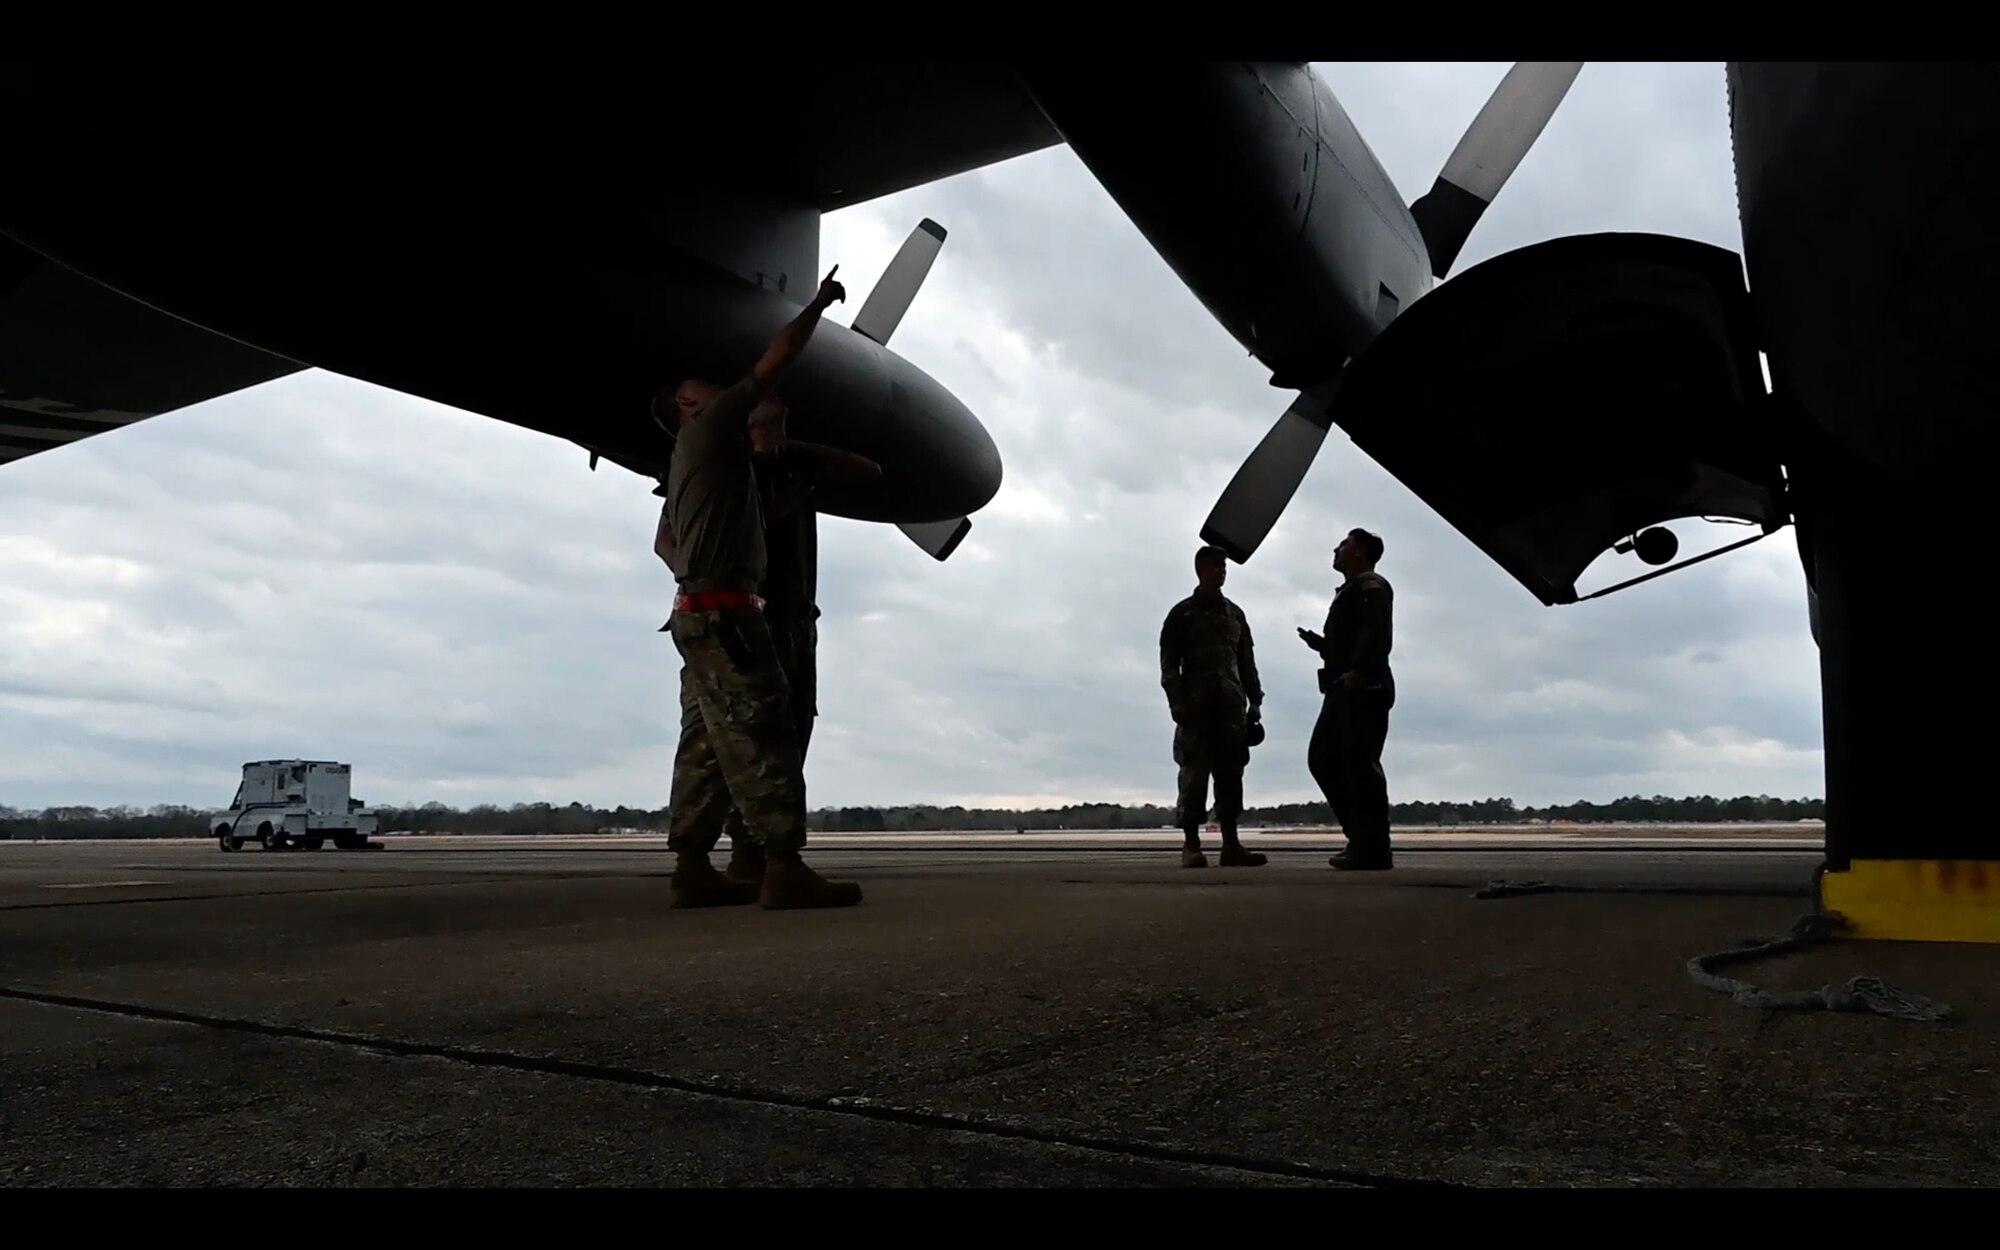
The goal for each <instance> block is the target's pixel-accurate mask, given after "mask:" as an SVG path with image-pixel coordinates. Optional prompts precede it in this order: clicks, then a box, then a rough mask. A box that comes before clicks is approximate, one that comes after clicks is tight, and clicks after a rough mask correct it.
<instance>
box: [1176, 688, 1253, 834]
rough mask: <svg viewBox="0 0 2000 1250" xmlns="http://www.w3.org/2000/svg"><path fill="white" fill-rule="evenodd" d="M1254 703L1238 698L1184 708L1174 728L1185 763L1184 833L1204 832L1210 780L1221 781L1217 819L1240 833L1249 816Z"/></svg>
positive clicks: (1182, 783) (1217, 787) (1182, 763)
mask: <svg viewBox="0 0 2000 1250" xmlns="http://www.w3.org/2000/svg"><path fill="white" fill-rule="evenodd" d="M1249 733H1250V709H1249V705H1248V704H1246V703H1244V702H1242V701H1240V700H1233V699H1222V700H1206V701H1202V702H1196V703H1189V704H1187V705H1185V706H1184V707H1182V709H1181V712H1180V721H1179V722H1178V724H1176V726H1175V728H1174V762H1175V763H1176V764H1179V765H1180V805H1179V807H1177V808H1176V809H1175V811H1176V813H1177V815H1178V817H1179V823H1180V826H1181V828H1182V829H1188V828H1199V827H1200V825H1201V818H1202V816H1203V815H1205V814H1206V813H1207V811H1208V780H1209V778H1210V777H1211V776H1212V777H1214V778H1215V820H1216V823H1217V824H1220V825H1222V826H1223V827H1225V828H1227V829H1231V830H1234V829H1235V827H1236V818H1237V817H1238V816H1241V815H1242V814H1243V770H1244V768H1245V767H1247V766H1248V765H1249V763H1250V739H1249Z"/></svg>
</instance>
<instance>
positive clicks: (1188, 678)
mask: <svg viewBox="0 0 2000 1250" xmlns="http://www.w3.org/2000/svg"><path fill="white" fill-rule="evenodd" d="M1160 687H1161V689H1163V690H1165V691H1166V692H1167V705H1168V706H1169V707H1179V706H1180V705H1181V704H1183V703H1189V702H1202V701H1207V700H1211V699H1224V698H1238V699H1247V700H1248V701H1249V702H1250V703H1251V704H1252V705H1253V706H1254V705H1258V704H1261V703H1263V702H1264V685H1263V682H1262V681H1261V680H1260V679H1259V678H1258V676H1257V651H1256V644H1255V643H1254V642H1253V641H1252V640H1251V637H1250V622H1249V620H1248V619H1247V618H1245V617H1244V615H1243V609H1241V608H1239V607H1237V606H1236V605H1235V604H1234V603H1231V602H1230V601H1229V600H1228V599H1227V598H1225V597H1224V596H1223V595H1222V594H1221V593H1220V592H1218V593H1215V594H1205V593H1203V592H1201V591H1196V592H1195V593H1194V594H1191V595H1189V596H1188V597H1187V598H1185V599H1183V600H1181V601H1180V602H1179V603H1177V604H1175V605H1174V606H1173V608H1172V609H1170V610H1169V611H1168V612H1167V619H1166V621H1165V623H1164V624H1162V625H1161V626H1160Z"/></svg>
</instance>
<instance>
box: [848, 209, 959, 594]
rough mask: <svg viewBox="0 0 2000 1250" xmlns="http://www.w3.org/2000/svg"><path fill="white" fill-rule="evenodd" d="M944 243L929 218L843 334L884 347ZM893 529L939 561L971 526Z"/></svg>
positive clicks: (956, 519)
mask: <svg viewBox="0 0 2000 1250" xmlns="http://www.w3.org/2000/svg"><path fill="white" fill-rule="evenodd" d="M944 237H945V230H944V227H943V226H940V225H939V224H937V223H936V222H935V221H932V220H931V219H930V218H928V217H926V218H924V219H923V220H922V221H920V222H918V223H917V228H916V229H915V230H912V231H910V237H909V238H907V239H905V240H903V246H902V249H901V250H900V251H898V252H897V253H896V255H895V258H894V259H893V260H891V261H890V262H889V267H888V268H887V269H884V270H883V271H882V276H881V278H880V279H878V280H877V281H876V283H875V289H874V290H872V291H870V292H868V299H867V300H866V302H864V303H863V304H862V305H861V311H860V312H858V313H856V314H854V321H853V323H852V324H851V325H850V326H849V327H848V328H849V329H851V330H853V331H854V332H855V333H856V334H859V335H860V336H861V337H863V338H865V339H868V340H869V341H870V342H873V343H875V344H877V345H879V346H882V347H887V346H888V345H889V336H890V335H892V334H894V333H895V332H896V327H897V326H899V325H901V324H902V323H903V314H904V313H906V312H908V311H910V305H911V303H913V302H914V301H915V300H916V298H917V292H918V291H920V290H922V289H923V285H924V279H925V278H927V277H929V276H930V272H931V266H932V265H933V264H934V263H936V261H937V257H938V252H939V251H940V250H942V249H943V247H944ZM896 528H898V529H900V530H902V531H903V533H904V534H906V535H908V536H909V539H910V541H911V542H913V543H915V544H916V545H917V546H919V547H921V548H923V549H924V551H925V552H927V553H928V554H929V555H930V557H931V558H932V559H933V560H939V561H942V560H945V559H947V558H949V557H950V555H951V553H952V552H953V551H956V550H957V549H958V544H959V543H960V542H962V541H964V539H965V536H966V534H967V533H969V532H970V531H971V529H972V521H971V520H970V519H969V518H966V517H954V518H952V519H951V520H949V521H924V522H903V523H900V524H898V525H897V527H896Z"/></svg>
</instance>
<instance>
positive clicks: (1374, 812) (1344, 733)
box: [1299, 529, 1396, 871]
mask: <svg viewBox="0 0 2000 1250" xmlns="http://www.w3.org/2000/svg"><path fill="white" fill-rule="evenodd" d="M1381 558H1382V540H1381V539H1380V538H1378V537H1376V536H1375V535H1373V534H1371V533H1369V532H1368V531H1367V530H1364V529H1356V530H1352V531H1350V532H1349V533H1348V535H1347V537H1345V538H1343V539H1341V541H1340V545H1339V546H1338V547H1336V548H1334V552H1333V567H1334V569H1335V570H1336V571H1337V572H1339V573H1340V574H1341V575H1342V578H1343V580H1342V581H1341V584H1340V586H1339V587H1338V588H1337V589H1336V590H1335V591H1334V595H1333V605H1332V607H1330V608H1329V609H1328V610H1327V614H1326V635H1325V636H1324V637H1321V636H1320V635H1319V634H1315V633H1314V632H1312V631H1311V630H1309V629H1301V630H1299V637H1300V638H1301V639H1303V640H1304V642H1305V644H1306V646H1308V647H1310V648H1311V649H1312V650H1314V651H1315V652H1317V653H1318V654H1319V657H1320V660H1321V668H1320V675H1319V688H1320V690H1321V691H1322V692H1323V697H1322V698H1321V700H1320V711H1319V720H1318V722H1317V723H1316V724H1314V725H1313V734H1312V742H1311V745H1309V746H1308V747H1307V748H1306V767H1307V768H1309V769H1310V770H1311V771H1312V775H1313V780H1314V781H1315V782H1317V783H1319V788H1320V790H1321V791H1322V792H1324V793H1325V795H1326V801H1327V804H1328V805H1329V806H1330V807H1332V808H1333V815H1334V819H1336V820H1338V821H1339V822H1340V829H1341V832H1342V833H1344V834H1346V835H1347V846H1346V848H1345V849H1343V850H1342V851H1341V852H1340V854H1338V855H1335V856H1334V857H1333V858H1332V859H1331V860H1330V861H1328V862H1330V863H1331V864H1332V865H1333V866H1334V867H1335V868H1340V869H1345V870H1360V871H1380V870H1382V869H1386V868H1389V867H1390V866H1391V865H1392V863H1393V857H1392V856H1391V854H1390V851H1389V780H1388V777H1387V776H1386V775H1385V774H1384V773H1383V771H1382V745H1383V743H1384V742H1385V741H1386V740H1387V739H1388V736H1389V709H1391V708H1393V707H1394V706H1395V705H1396V677H1395V674H1394V673H1393V672H1392V671H1391V670H1390V668H1389V648H1390V644H1391V642H1392V635H1393V632H1394V631H1393V629H1392V618H1393V615H1394V609H1395V591H1394V590H1393V589H1392V588H1391V587H1390V585H1389V582H1388V579H1387V578H1385V577H1383V576H1382V575H1381V574H1380V573H1378V572H1376V571H1375V564H1376V562H1377V561H1379V560H1380V559H1381Z"/></svg>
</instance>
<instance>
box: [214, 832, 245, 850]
mask: <svg viewBox="0 0 2000 1250" xmlns="http://www.w3.org/2000/svg"><path fill="white" fill-rule="evenodd" d="M215 841H216V843H217V844H218V845H219V846H221V847H222V849H223V850H225V851H233V850H236V849H237V848H238V847H240V846H242V845H243V844H242V842H240V841H239V840H237V839H235V838H232V837H230V836H229V835H228V834H226V833H218V834H216V835H215Z"/></svg>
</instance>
